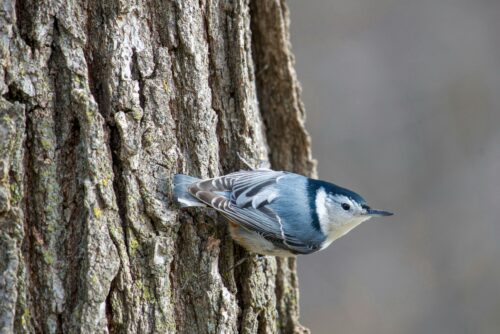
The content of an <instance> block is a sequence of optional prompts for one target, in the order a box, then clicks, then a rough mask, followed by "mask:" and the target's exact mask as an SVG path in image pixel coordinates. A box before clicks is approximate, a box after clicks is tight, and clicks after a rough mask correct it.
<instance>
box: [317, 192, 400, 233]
mask: <svg viewBox="0 0 500 334" xmlns="http://www.w3.org/2000/svg"><path fill="white" fill-rule="evenodd" d="M316 208H317V212H318V218H319V221H320V226H321V228H322V230H323V232H324V233H325V234H327V235H328V238H329V239H331V240H332V241H333V240H335V239H337V238H339V237H341V236H343V235H344V234H346V233H347V232H349V231H350V230H352V229H353V228H354V227H356V226H358V225H359V224H361V223H362V222H364V221H366V220H368V219H370V218H372V217H378V216H392V213H390V212H387V211H381V210H375V209H372V208H371V207H369V206H368V205H367V204H366V201H365V200H364V199H363V197H361V196H360V195H358V194H357V193H355V192H353V191H351V190H348V189H345V188H341V187H338V186H335V185H331V186H325V187H320V188H319V189H318V191H317V195H316Z"/></svg>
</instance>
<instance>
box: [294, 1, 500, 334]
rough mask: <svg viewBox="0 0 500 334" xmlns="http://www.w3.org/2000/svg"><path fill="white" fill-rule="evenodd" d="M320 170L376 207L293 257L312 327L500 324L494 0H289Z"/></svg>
mask: <svg viewBox="0 0 500 334" xmlns="http://www.w3.org/2000/svg"><path fill="white" fill-rule="evenodd" d="M288 4H289V7H290V12H291V33H292V35H291V37H292V43H293V49H294V52H295V55H296V68H297V72H298V76H299V79H300V81H301V82H302V86H303V99H304V102H305V106H306V110H307V117H308V118H307V128H308V130H309V132H310V133H311V136H312V140H313V152H314V156H315V158H316V159H318V161H319V168H318V169H319V176H320V178H322V179H326V180H330V181H333V182H334V183H337V184H339V185H343V186H346V187H348V188H351V189H353V190H356V191H358V192H359V193H361V194H362V195H363V196H364V197H365V198H367V199H368V202H369V203H370V204H371V205H372V206H373V207H375V208H380V209H385V210H389V211H393V212H395V213H396V215H395V216H393V217H389V218H385V219H380V218H379V219H373V220H371V221H369V222H367V223H364V224H362V225H361V226H360V227H358V228H357V229H355V230H354V231H353V232H351V233H350V234H348V235H347V236H345V237H343V238H342V239H339V240H337V241H336V242H334V243H333V244H332V245H331V246H330V247H329V248H328V249H327V250H326V251H324V252H321V253H318V254H316V255H310V256H308V257H301V258H299V275H300V280H301V281H300V288H301V314H302V322H303V323H304V324H305V325H306V326H308V327H309V328H311V329H312V331H313V333H335V334H343V333H349V334H351V333H370V334H374V333H384V334H390V333H405V334H411V333H415V334H417V333H418V334H421V333H439V334H446V333H450V334H451V333H453V334H456V333H500V218H499V211H500V1H498V0H475V1H471V0H469V1H466V0H419V1H415V0H398V1H397V0H322V1H319V0H317V1H304V0H290V1H288Z"/></svg>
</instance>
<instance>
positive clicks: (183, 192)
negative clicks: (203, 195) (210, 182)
mask: <svg viewBox="0 0 500 334" xmlns="http://www.w3.org/2000/svg"><path fill="white" fill-rule="evenodd" d="M198 181H201V179H198V178H196V177H192V176H189V175H184V174H175V175H174V179H173V187H174V190H173V194H174V199H175V201H176V202H177V203H179V206H180V207H181V208H186V207H191V206H206V205H205V204H204V203H202V202H200V201H199V200H197V199H196V197H194V196H193V195H191V194H190V193H189V191H188V186H189V185H191V184H193V183H195V182H198Z"/></svg>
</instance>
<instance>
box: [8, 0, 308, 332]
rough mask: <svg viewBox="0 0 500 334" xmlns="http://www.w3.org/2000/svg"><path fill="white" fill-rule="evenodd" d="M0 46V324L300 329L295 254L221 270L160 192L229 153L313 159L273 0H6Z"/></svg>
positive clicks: (226, 161)
mask: <svg viewBox="0 0 500 334" xmlns="http://www.w3.org/2000/svg"><path fill="white" fill-rule="evenodd" d="M252 56H253V57H252ZM0 60H1V66H0V93H1V97H0V232H1V234H0V332H1V333H11V332H17V333H27V332H30V333H42V332H43V333H73V332H81V333H103V332H111V333H151V332H158V333H174V332H178V333H232V332H241V333H257V332H258V333H292V332H303V331H306V330H305V329H304V328H303V327H301V326H300V324H299V323H298V301H297V293H298V285H297V275H296V262H295V260H294V259H275V258H266V259H265V260H263V261H257V260H256V259H255V257H253V258H251V260H249V261H247V262H245V263H244V264H243V265H241V266H237V267H236V268H234V269H233V268H232V267H233V265H234V264H235V263H236V262H238V260H239V259H241V258H243V257H245V256H246V252H245V251H244V250H243V249H242V248H240V247H238V246H236V245H235V244H234V243H233V242H232V241H231V238H230V237H229V235H228V232H227V228H226V221H225V220H224V219H223V218H222V217H221V216H219V215H217V214H215V213H214V212H212V211H210V210H206V209H195V210H193V209H190V210H186V211H182V212H181V211H179V210H178V209H177V208H176V207H175V206H173V204H172V198H171V194H170V190H171V184H170V180H171V178H172V175H173V174H175V173H178V172H183V173H186V174H191V175H195V176H199V177H212V176H216V175H220V174H224V173H228V172H231V171H235V170H238V169H242V168H245V167H244V166H243V164H242V163H241V162H240V161H239V159H238V157H237V153H239V154H241V155H242V156H244V157H246V158H247V159H248V160H250V161H252V162H255V164H257V161H258V159H262V158H263V157H264V158H268V157H269V158H270V161H271V163H272V166H273V168H274V169H286V170H293V171H297V172H301V173H304V174H311V173H314V169H315V168H314V164H313V161H312V160H311V154H310V144H309V137H308V135H307V133H306V132H305V130H304V127H303V121H304V110H303V107H302V104H301V101H300V96H299V95H300V92H299V91H300V88H299V85H298V82H297V80H296V76H295V72H294V69H293V56H292V54H291V52H290V44H289V36H288V12H287V8H286V6H285V5H284V3H283V2H282V1H279V0H272V1H271V0H256V1H252V2H251V3H249V2H248V1H245V0H237V1H229V0H228V1H216V0H214V1H210V0H208V1H168V0H154V1H146V2H135V1H130V0H113V1H99V0H88V1H82V2H79V1H74V2H73V1H69V2H66V1H52V0H47V1H45V2H44V3H41V2H40V1H37V0H18V1H12V2H11V1H9V0H5V1H3V2H2V8H1V9H0Z"/></svg>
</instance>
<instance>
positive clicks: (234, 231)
mask: <svg viewBox="0 0 500 334" xmlns="http://www.w3.org/2000/svg"><path fill="white" fill-rule="evenodd" d="M229 232H230V233H231V237H232V238H233V240H234V241H236V242H237V243H238V244H239V245H241V246H243V247H244V248H245V249H246V250H248V251H250V252H252V253H257V254H262V255H272V256H281V257H290V256H295V254H293V253H291V252H289V251H287V250H285V249H282V248H279V247H276V246H275V245H274V244H273V243H272V242H270V241H268V240H266V239H265V238H264V237H262V236H261V235H260V234H258V233H256V232H252V231H249V230H247V229H245V228H243V227H241V226H239V225H238V224H236V223H234V222H232V221H230V222H229Z"/></svg>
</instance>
